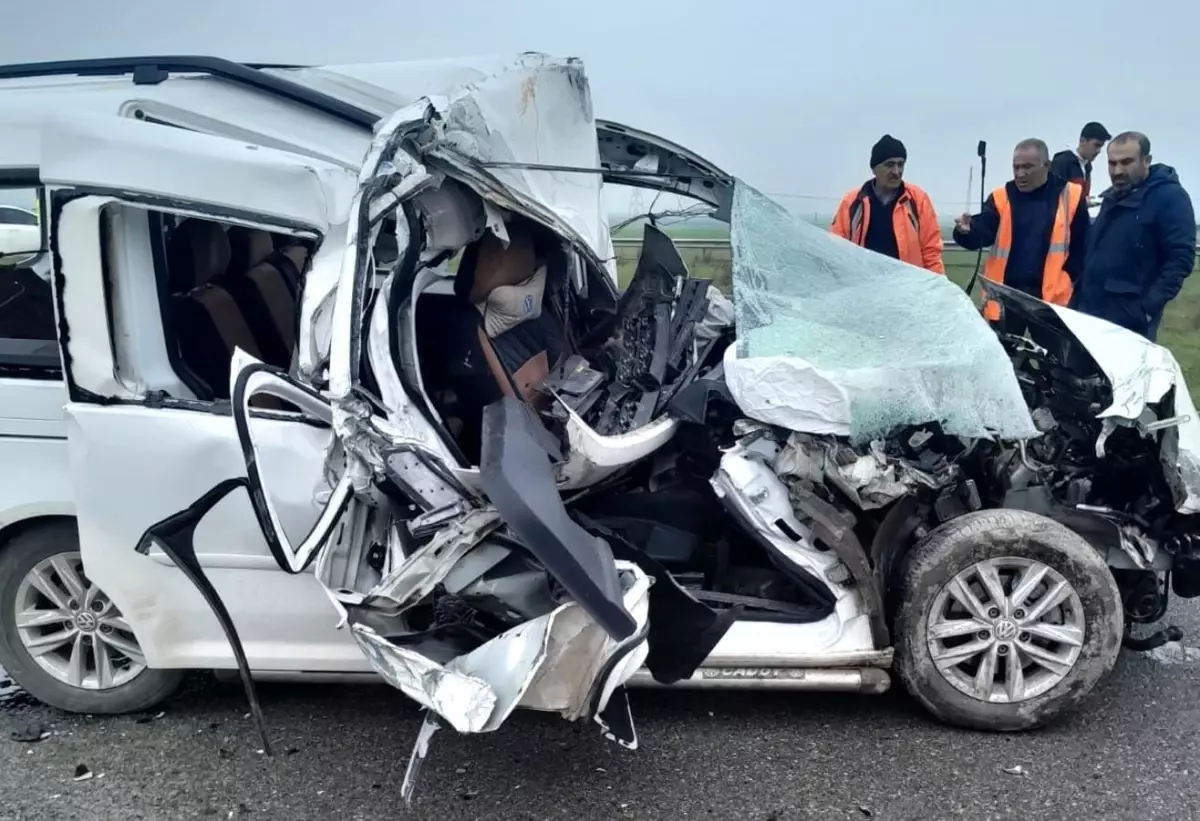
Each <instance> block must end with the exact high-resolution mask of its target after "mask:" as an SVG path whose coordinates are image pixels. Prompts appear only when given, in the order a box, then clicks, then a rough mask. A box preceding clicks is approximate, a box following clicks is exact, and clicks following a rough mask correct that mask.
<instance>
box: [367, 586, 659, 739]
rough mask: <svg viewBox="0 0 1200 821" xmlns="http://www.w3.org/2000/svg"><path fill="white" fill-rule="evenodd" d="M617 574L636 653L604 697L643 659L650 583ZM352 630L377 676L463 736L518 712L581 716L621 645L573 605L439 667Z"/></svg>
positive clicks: (409, 650) (416, 653) (371, 631)
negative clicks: (634, 629)
mask: <svg viewBox="0 0 1200 821" xmlns="http://www.w3.org/2000/svg"><path fill="white" fill-rule="evenodd" d="M617 570H618V574H619V576H620V579H621V582H622V587H623V588H624V605H625V607H626V608H627V609H628V610H629V612H630V613H631V614H632V615H633V616H634V618H635V619H636V620H637V622H638V624H639V627H640V628H641V629H639V630H638V632H637V633H636V634H635V640H636V641H637V642H638V643H639V650H640V651H639V652H636V653H634V654H632V655H631V656H630V657H629V663H628V664H622V665H621V666H620V667H619V668H618V669H617V670H616V671H615V672H616V673H617V679H616V680H614V681H612V682H605V684H611V687H610V693H611V689H612V688H615V687H616V686H618V685H619V684H623V683H624V682H625V681H626V680H628V679H629V678H630V677H632V675H633V674H634V673H635V672H636V670H637V669H638V668H639V667H640V666H641V663H642V662H643V661H644V660H645V656H646V650H645V648H644V647H643V645H645V626H646V623H647V618H648V613H649V597H648V593H649V589H650V581H649V578H648V577H647V576H646V575H645V574H644V573H642V572H641V570H640V569H638V568H637V567H636V566H635V565H632V564H629V563H625V562H618V563H617ZM401 572H403V568H402V570H401ZM371 606H372V605H371V603H370V601H368V602H366V603H364V609H369V608H370V607H371ZM351 609H352V610H353V609H354V608H351ZM353 617H354V614H353V613H352V618H353ZM351 629H352V634H353V636H354V638H355V640H356V641H358V643H359V645H360V647H362V649H363V652H364V654H366V656H367V660H368V661H369V662H370V663H371V666H372V667H373V668H374V669H375V670H376V671H378V672H379V674H380V675H381V676H383V677H384V678H385V679H386V680H387V681H388V682H389V683H390V684H392V685H393V686H395V687H397V688H398V689H399V690H401V691H402V692H403V693H404V694H405V695H407V696H409V697H410V698H412V699H413V700H414V701H416V702H417V703H418V704H421V705H422V706H424V707H426V708H428V709H430V710H432V711H433V712H435V713H437V714H438V715H439V716H440V717H441V718H442V719H443V720H444V721H445V722H446V723H447V724H448V725H449V726H451V727H453V728H454V729H456V730H458V731H459V732H463V733H481V732H491V731H493V730H495V729H497V728H498V727H499V726H500V725H501V724H502V723H503V722H504V720H505V719H507V718H508V716H509V715H511V713H512V711H513V710H515V709H517V708H518V707H525V708H529V709H536V710H550V711H555V712H559V713H561V714H562V715H563V716H564V717H565V718H568V719H576V718H580V717H582V716H585V715H587V714H588V713H589V712H590V710H591V704H590V702H589V698H588V697H589V695H590V694H591V693H592V692H593V691H594V689H595V686H596V682H597V679H598V678H599V677H600V675H601V673H602V672H605V670H606V663H607V662H608V661H609V659H610V658H612V657H613V656H614V655H615V654H617V653H618V652H619V651H620V650H622V649H624V647H625V645H626V644H627V642H625V641H622V642H618V641H615V640H613V639H611V638H610V637H609V636H608V635H607V634H606V633H605V632H604V630H603V629H602V628H601V627H600V626H599V625H598V624H597V623H596V622H595V621H594V620H593V619H592V618H591V617H589V616H588V615H587V613H586V611H584V610H583V608H582V607H581V606H580V605H578V604H576V603H575V602H567V603H565V604H562V605H560V606H559V607H557V608H556V609H554V610H552V611H551V612H549V613H547V614H545V615H542V616H539V617H537V618H535V619H532V620H530V621H527V622H524V623H522V624H520V625H517V626H516V627H513V628H512V629H510V630H508V631H506V632H504V633H501V634H500V635H499V636H496V637H495V638H493V639H491V640H490V641H487V642H484V643H483V644H482V645H480V646H479V647H478V648H476V649H475V650H472V651H470V652H468V653H466V654H464V655H461V656H458V657H456V658H453V659H451V660H449V661H446V662H444V663H439V662H438V661H436V660H434V659H432V658H430V657H428V656H426V655H423V654H422V653H420V652H419V651H417V650H415V649H413V648H412V647H408V646H403V645H402V644H400V643H397V642H393V641H389V640H388V639H386V638H385V637H384V636H382V635H380V633H379V632H378V631H377V630H376V629H374V628H372V627H370V626H368V625H366V624H363V623H355V624H352V625H351Z"/></svg>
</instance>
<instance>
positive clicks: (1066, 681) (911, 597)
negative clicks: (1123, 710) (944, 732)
mask: <svg viewBox="0 0 1200 821" xmlns="http://www.w3.org/2000/svg"><path fill="white" fill-rule="evenodd" d="M899 593H900V599H899V607H898V609H897V612H896V621H895V637H896V639H895V641H896V672H897V674H898V675H899V677H900V679H901V680H902V681H903V682H904V684H905V686H906V687H907V688H908V691H909V693H911V694H912V696H913V697H914V698H916V699H917V700H918V701H919V702H921V704H922V705H924V706H925V708H926V709H927V710H929V712H931V713H933V715H935V716H936V717H937V718H939V719H941V720H942V721H945V722H947V723H949V724H954V725H957V726H960V727H967V728H971V729H978V730H992V731H1017V730H1027V729H1032V728H1034V727H1039V726H1042V725H1045V724H1048V723H1050V722H1052V721H1054V720H1055V719H1057V718H1058V717H1059V716H1061V715H1062V714H1063V713H1065V712H1067V711H1068V710H1070V709H1072V708H1074V707H1075V706H1076V705H1077V704H1078V703H1079V702H1080V701H1081V700H1082V699H1083V698H1084V697H1085V696H1086V695H1087V694H1088V693H1090V692H1091V690H1092V689H1093V688H1094V687H1095V686H1096V684H1098V683H1099V682H1100V680H1101V679H1103V678H1104V677H1105V676H1106V675H1107V674H1108V673H1109V671H1110V670H1112V667H1113V665H1114V664H1115V663H1116V659H1117V653H1118V652H1119V651H1120V647H1121V636H1122V632H1123V624H1124V616H1123V613H1122V609H1121V599H1120V593H1119V592H1118V590H1117V585H1116V583H1115V582H1114V581H1113V578H1112V574H1111V572H1110V571H1109V569H1108V566H1107V564H1106V563H1105V562H1104V561H1103V559H1101V557H1100V555H1099V553H1098V552H1097V551H1096V550H1095V549H1094V548H1093V547H1092V546H1091V545H1090V544H1088V543H1087V541H1085V540H1084V539H1083V538H1082V537H1081V536H1079V535H1078V534H1076V533H1075V532H1073V531H1072V530H1070V529H1069V528H1067V527H1064V526H1063V525H1061V524H1059V523H1058V522H1055V521H1053V520H1051V519H1048V518H1046V517H1044V516H1039V515H1037V514H1034V513H1029V512H1026V511H1019V510H985V511H978V512H975V513H970V514H967V515H966V516H962V517H960V518H958V519H955V520H953V521H951V522H947V523H946V524H944V525H942V526H941V527H939V528H937V529H936V530H934V531H933V532H932V533H930V534H929V535H928V536H926V537H925V539H923V540H922V541H921V542H919V543H918V544H917V545H915V546H914V547H913V549H912V551H911V552H910V553H909V555H908V556H906V557H905V561H904V564H903V567H902V572H901V579H900V584H899Z"/></svg>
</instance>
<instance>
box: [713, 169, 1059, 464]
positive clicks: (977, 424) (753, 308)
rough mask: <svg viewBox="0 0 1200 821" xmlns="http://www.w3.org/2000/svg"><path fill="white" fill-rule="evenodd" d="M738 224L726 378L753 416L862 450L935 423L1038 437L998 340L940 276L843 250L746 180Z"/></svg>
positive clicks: (737, 206) (740, 188) (954, 430)
mask: <svg viewBox="0 0 1200 821" xmlns="http://www.w3.org/2000/svg"><path fill="white" fill-rule="evenodd" d="M731 222H732V244H733V296H734V304H735V308H736V321H737V340H738V341H737V347H736V353H735V354H734V356H733V358H732V360H730V361H729V363H728V365H729V367H728V370H729V371H730V377H731V378H730V383H731V384H730V388H731V390H732V391H733V393H734V396H735V398H736V399H737V400H738V404H739V405H741V406H742V410H743V411H744V412H746V413H747V415H749V416H751V417H754V418H760V419H762V420H763V421H767V422H772V423H774V424H780V423H781V422H787V421H788V420H791V421H790V426H792V427H793V428H794V429H797V430H807V431H810V432H815V433H833V434H840V435H849V436H851V437H852V438H853V439H855V440H858V441H862V440H867V439H871V438H875V437H879V436H883V435H885V434H887V433H889V432H890V431H892V430H894V429H895V428H897V427H900V426H906V425H919V424H926V423H929V422H940V423H941V424H942V425H943V429H944V430H945V432H947V433H950V434H955V435H959V436H967V437H978V436H988V435H993V434H994V435H999V436H1001V437H1002V438H1014V439H1016V438H1029V437H1031V436H1034V435H1036V432H1035V429H1034V426H1033V422H1032V420H1031V419H1030V416H1029V411H1028V408H1027V407H1026V404H1025V402H1024V400H1023V399H1022V396H1021V391H1020V388H1019V386H1018V384H1017V380H1016V376H1015V374H1014V372H1013V369H1012V365H1011V364H1010V362H1009V359H1008V356H1007V355H1006V354H1005V352H1004V349H1003V348H1002V347H1001V345H1000V341H999V340H998V339H997V337H996V335H995V333H994V332H993V331H992V329H991V328H990V327H989V326H988V325H987V323H986V322H985V321H984V320H983V319H982V317H981V316H980V315H979V312H978V310H976V308H975V307H974V305H973V304H972V303H971V300H970V298H969V297H968V296H967V295H966V294H965V293H964V292H963V290H962V289H961V288H960V287H958V286H957V285H955V284H954V283H953V282H951V281H950V280H949V279H947V278H946V277H945V276H937V275H933V274H930V273H929V272H927V271H924V270H921V269H919V268H916V267H913V266H911V265H907V264H905V263H902V262H899V261H898V260H895V259H891V258H890V257H886V256H883V255H881V254H876V253H873V252H870V251H866V250H863V249H861V248H859V247H857V246H855V245H853V244H851V243H849V242H846V241H845V240H843V239H841V238H839V237H835V236H833V235H832V234H830V233H829V232H827V231H825V230H823V229H822V228H819V227H817V226H814V225H811V224H808V223H806V222H804V221H802V220H801V219H799V218H797V217H796V216H794V215H793V214H791V213H790V212H788V211H787V210H786V209H784V208H783V207H781V206H779V205H778V204H776V203H775V202H773V201H772V200H770V199H769V198H767V197H766V196H764V195H763V194H761V193H760V192H758V191H756V190H755V189H754V188H752V187H750V186H748V185H746V184H745V183H743V182H741V181H740V180H739V181H738V183H737V186H736V188H735V191H734V202H733V213H732V219H731ZM785 411H786V412H785Z"/></svg>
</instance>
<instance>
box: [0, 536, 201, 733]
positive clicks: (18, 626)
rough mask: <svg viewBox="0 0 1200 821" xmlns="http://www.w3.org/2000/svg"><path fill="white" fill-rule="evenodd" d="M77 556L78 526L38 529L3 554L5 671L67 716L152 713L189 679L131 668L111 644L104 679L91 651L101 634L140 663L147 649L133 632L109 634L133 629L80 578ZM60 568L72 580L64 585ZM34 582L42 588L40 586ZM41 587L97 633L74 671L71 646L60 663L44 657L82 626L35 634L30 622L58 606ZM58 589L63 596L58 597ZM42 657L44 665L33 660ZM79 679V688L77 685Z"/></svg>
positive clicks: (1, 648)
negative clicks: (57, 636)
mask: <svg viewBox="0 0 1200 821" xmlns="http://www.w3.org/2000/svg"><path fill="white" fill-rule="evenodd" d="M78 556H79V534H78V532H77V530H76V528H75V525H74V523H71V522H55V523H52V524H46V525H43V526H41V527H36V528H32V529H30V530H27V531H25V532H24V533H20V534H19V535H17V536H14V537H13V539H12V540H11V541H9V542H8V543H7V544H4V545H2V546H0V667H3V668H4V669H5V670H6V671H7V672H8V674H9V676H11V677H12V679H13V681H15V682H16V683H17V684H18V685H20V686H21V687H22V688H23V689H24V690H25V691H26V692H27V693H29V695H31V696H33V697H34V698H35V699H37V700H38V701H41V702H42V703H44V704H48V705H50V706H51V707H57V708H59V709H60V710H66V711H68V712H72V713H91V714H120V713H132V712H138V711H141V710H148V709H150V708H151V707H153V706H155V705H156V704H158V703H159V702H161V701H163V700H164V699H166V698H167V697H168V696H170V695H171V694H172V693H173V692H174V691H175V690H176V689H177V688H178V687H179V684H180V682H182V680H183V675H184V673H183V671H181V670H153V669H150V668H148V667H145V666H144V665H139V664H135V663H132V662H131V660H130V658H129V657H125V656H122V655H121V653H120V652H119V651H111V652H110V650H109V648H110V647H111V646H113V645H110V644H105V645H104V647H103V648H102V652H103V654H104V655H103V657H104V659H105V662H106V663H105V664H104V665H103V667H104V675H103V676H101V675H100V673H99V672H98V671H99V667H100V664H99V659H100V656H98V655H97V652H96V651H95V650H94V649H90V648H91V646H92V642H97V643H98V642H99V641H100V635H101V631H104V633H103V635H104V636H105V638H109V639H110V640H111V641H115V642H116V643H118V644H123V646H125V647H126V648H127V649H129V650H130V652H131V653H134V654H135V655H136V652H135V648H136V650H137V651H140V648H138V647H137V643H136V641H137V640H136V637H134V636H133V634H132V633H131V632H125V631H123V630H114V629H113V628H112V627H111V626H110V625H111V624H120V625H122V626H123V627H126V628H127V625H124V624H123V620H121V616H120V612H119V611H118V610H116V609H115V606H112V605H111V603H110V602H108V601H107V599H106V597H104V595H103V592H102V591H100V590H99V588H96V587H95V586H94V585H91V583H90V582H89V581H88V580H87V577H86V574H85V573H83V572H81V563H80V562H79V560H78ZM56 568H57V569H59V570H61V573H62V574H64V575H67V576H70V577H71V578H69V579H68V581H67V582H66V583H64V582H63V580H62V577H61V576H60V575H59V573H58V572H56ZM35 571H36V574H35ZM35 577H36V579H37V582H38V584H33V580H34V578H35ZM39 584H40V585H41V587H47V586H49V587H51V588H52V589H51V590H50V592H51V593H52V594H54V595H55V597H56V598H60V599H63V600H64V601H66V602H68V604H69V605H75V606H76V608H75V609H76V610H77V611H78V612H80V613H83V614H84V615H83V621H84V622H86V624H87V625H88V626H93V625H94V627H93V629H91V630H90V631H88V632H89V635H88V636H87V638H86V647H87V648H88V649H87V650H86V651H85V652H84V654H83V656H81V657H80V658H81V660H83V659H86V661H83V662H82V663H81V664H80V665H79V666H78V667H77V668H75V669H72V668H71V665H70V660H71V656H70V650H71V646H72V642H65V643H64V644H63V645H62V649H59V648H54V649H53V652H54V653H58V654H59V657H56V658H54V659H51V653H50V652H46V653H44V654H43V650H45V649H46V648H47V647H49V646H50V645H51V643H52V642H53V634H54V632H55V631H63V630H72V631H74V632H75V633H76V634H78V633H80V632H81V631H80V630H79V629H78V627H77V626H76V625H74V624H73V623H72V622H70V621H68V620H59V621H58V622H57V623H56V622H54V621H53V620H52V621H50V622H48V623H47V624H46V626H44V627H34V628H31V627H30V626H29V625H30V621H29V617H30V616H31V615H32V614H34V613H35V612H41V613H43V614H44V613H48V612H49V611H52V610H54V609H55V608H54V604H53V602H52V601H51V599H50V598H49V597H47V596H45V595H43V594H42V593H40V592H38V590H39V589H40V588H39ZM59 585H61V586H62V588H61V590H60V589H57V588H58V586H59ZM80 585H82V586H80ZM71 590H76V591H82V595H77V596H76V597H75V598H71V596H72V593H71V592H70V591H71ZM85 597H86V601H83V599H84V598H85ZM76 599H79V600H76ZM81 605H82V606H81ZM87 605H93V606H94V608H95V609H91V608H90V607H88V606H87ZM19 614H20V615H19ZM19 619H20V621H19ZM39 645H40V649H36V650H34V651H32V652H31V646H34V647H38V646H39ZM35 652H36V653H38V654H39V658H35V657H34V653H35ZM59 658H61V661H60V660H59ZM89 664H90V667H89V666H88V665H89ZM65 671H69V672H65ZM73 678H74V679H75V680H76V681H77V682H78V683H77V684H72V683H71V681H72V679H73Z"/></svg>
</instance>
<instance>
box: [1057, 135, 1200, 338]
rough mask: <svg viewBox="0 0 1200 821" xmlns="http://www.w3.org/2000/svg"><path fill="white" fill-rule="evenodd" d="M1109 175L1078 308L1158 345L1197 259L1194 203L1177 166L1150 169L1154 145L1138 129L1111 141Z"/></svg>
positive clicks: (1090, 237) (1090, 236)
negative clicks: (1170, 306) (1160, 331)
mask: <svg viewBox="0 0 1200 821" xmlns="http://www.w3.org/2000/svg"><path fill="white" fill-rule="evenodd" d="M1108 176H1109V178H1110V179H1111V180H1112V188H1110V189H1108V190H1107V191H1105V192H1104V193H1103V194H1102V195H1101V205H1100V214H1099V216H1097V217H1096V221H1095V223H1093V224H1092V227H1091V230H1090V231H1089V232H1088V250H1087V255H1086V258H1085V263H1084V270H1083V278H1082V282H1081V283H1080V287H1079V288H1078V289H1077V291H1076V298H1075V300H1073V307H1075V308H1077V309H1078V310H1080V311H1083V312H1084V313H1088V314H1091V315H1092V316H1097V317H1100V318H1101V319H1107V320H1108V321H1109V322H1113V323H1115V324H1117V325H1120V326H1122V327H1125V328H1128V329H1129V330H1131V331H1134V332H1136V333H1139V334H1141V335H1142V336H1144V337H1146V338H1147V339H1149V340H1151V341H1153V340H1154V338H1155V336H1157V334H1158V326H1159V323H1161V322H1162V315H1163V309H1165V308H1166V307H1167V303H1168V302H1170V301H1171V300H1172V299H1174V298H1175V296H1176V295H1177V294H1178V293H1179V289H1180V288H1181V287H1182V286H1183V281H1184V279H1186V278H1187V275H1188V274H1190V273H1191V272H1192V266H1193V265H1194V264H1195V261H1196V216H1195V212H1194V211H1193V210H1192V200H1191V197H1189V196H1188V194H1187V192H1186V191H1184V190H1183V186H1182V185H1180V184H1179V177H1178V176H1177V175H1176V174H1175V169H1174V168H1171V167H1170V166H1169V165H1162V164H1161V163H1154V164H1151V156H1150V140H1149V139H1148V138H1147V137H1146V135H1145V134H1139V133H1138V132H1136V131H1126V132H1125V133H1123V134H1118V135H1117V136H1116V137H1113V139H1112V142H1110V143H1109V145H1108Z"/></svg>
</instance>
